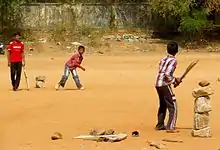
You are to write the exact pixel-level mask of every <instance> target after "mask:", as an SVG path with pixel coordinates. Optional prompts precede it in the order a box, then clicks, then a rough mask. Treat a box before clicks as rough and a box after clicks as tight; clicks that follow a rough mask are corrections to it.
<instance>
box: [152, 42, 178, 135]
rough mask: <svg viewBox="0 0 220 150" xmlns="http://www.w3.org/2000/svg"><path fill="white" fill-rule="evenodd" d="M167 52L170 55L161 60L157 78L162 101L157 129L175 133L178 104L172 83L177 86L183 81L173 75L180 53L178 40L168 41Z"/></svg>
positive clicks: (158, 91) (157, 87)
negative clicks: (167, 114) (177, 56)
mask: <svg viewBox="0 0 220 150" xmlns="http://www.w3.org/2000/svg"><path fill="white" fill-rule="evenodd" d="M167 53H168V55H167V56H165V57H164V58H162V59H161V60H160V64H159V71H158V75H157V79H156V90H157V93H158V96H159V102H160V107H159V110H158V115H157V116H158V123H157V125H156V130H167V132H168V133H175V132H178V131H177V130H176V120H177V106H176V98H175V95H174V93H173V91H172V88H171V85H172V84H174V86H175V87H177V86H178V85H179V84H180V83H181V79H180V78H176V77H174V76H173V73H174V71H175V69H176V66H177V60H176V58H175V56H176V54H177V53H178V44H177V43H176V42H170V43H168V45H167ZM167 109H168V110H169V119H168V123H167V126H166V127H165V125H164V120H165V117H166V111H167Z"/></svg>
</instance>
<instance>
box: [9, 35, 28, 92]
mask: <svg viewBox="0 0 220 150" xmlns="http://www.w3.org/2000/svg"><path fill="white" fill-rule="evenodd" d="M20 37H21V34H20V33H19V32H17V33H14V40H13V41H12V42H10V44H9V45H8V56H7V58H8V67H10V72H11V84H12V86H13V90H14V91H16V90H17V89H18V87H19V84H20V80H21V72H22V66H23V67H24V66H25V55H24V44H23V42H21V41H20Z"/></svg>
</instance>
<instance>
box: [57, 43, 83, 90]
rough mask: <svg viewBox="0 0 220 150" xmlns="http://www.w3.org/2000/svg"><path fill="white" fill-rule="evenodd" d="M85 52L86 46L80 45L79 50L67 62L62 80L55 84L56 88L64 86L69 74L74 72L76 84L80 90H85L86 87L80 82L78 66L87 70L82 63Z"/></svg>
mask: <svg viewBox="0 0 220 150" xmlns="http://www.w3.org/2000/svg"><path fill="white" fill-rule="evenodd" d="M84 52H85V47H84V46H79V47H78V50H77V52H76V53H75V54H74V55H73V56H72V57H71V58H70V59H69V60H68V61H67V62H66V63H65V69H64V74H63V76H62V78H61V80H60V82H59V83H58V84H57V85H56V86H55V89H56V90H58V89H59V87H60V86H61V87H64V86H65V84H66V81H67V79H68V77H69V74H70V73H71V74H72V77H73V80H74V81H75V83H76V86H77V88H78V89H79V90H83V89H84V87H83V86H82V84H81V83H80V80H79V76H78V74H77V71H76V68H80V69H82V70H83V71H85V68H83V67H82V66H81V65H80V64H81V63H82V61H83V53H84Z"/></svg>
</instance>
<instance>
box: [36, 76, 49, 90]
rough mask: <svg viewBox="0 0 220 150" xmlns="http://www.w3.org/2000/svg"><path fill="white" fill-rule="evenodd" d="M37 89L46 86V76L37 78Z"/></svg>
mask: <svg viewBox="0 0 220 150" xmlns="http://www.w3.org/2000/svg"><path fill="white" fill-rule="evenodd" d="M35 80H36V88H44V87H46V86H45V80H46V77H45V76H38V77H36V79H35Z"/></svg>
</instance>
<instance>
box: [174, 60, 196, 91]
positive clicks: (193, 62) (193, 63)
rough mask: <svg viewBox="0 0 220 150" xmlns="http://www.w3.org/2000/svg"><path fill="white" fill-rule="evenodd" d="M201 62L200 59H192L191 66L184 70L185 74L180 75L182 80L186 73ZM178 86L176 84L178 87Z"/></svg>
mask: <svg viewBox="0 0 220 150" xmlns="http://www.w3.org/2000/svg"><path fill="white" fill-rule="evenodd" d="M198 62H199V60H195V61H192V62H191V63H190V64H189V66H188V67H187V68H186V70H185V71H184V72H183V74H182V75H181V76H180V80H181V81H182V80H183V79H184V78H185V77H186V75H187V74H188V73H189V72H190V70H192V68H193V67H194V66H195V65H196V64H197V63H198ZM176 87H177V86H174V88H176Z"/></svg>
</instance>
